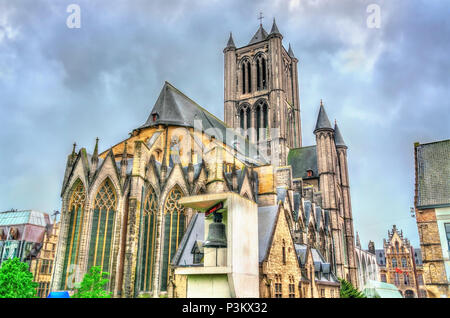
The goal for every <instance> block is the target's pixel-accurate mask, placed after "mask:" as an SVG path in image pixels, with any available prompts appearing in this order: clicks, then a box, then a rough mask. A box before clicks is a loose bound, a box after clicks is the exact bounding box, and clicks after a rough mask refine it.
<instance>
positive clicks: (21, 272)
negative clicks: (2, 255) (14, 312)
mask: <svg viewBox="0 0 450 318" xmlns="http://www.w3.org/2000/svg"><path fill="white" fill-rule="evenodd" d="M36 287H37V283H35V282H33V274H31V272H30V271H29V270H28V264H27V263H23V262H21V261H20V259H19V258H17V257H14V258H13V259H9V260H6V261H4V262H3V263H2V267H1V268H0V298H36V297H37V294H36Z"/></svg>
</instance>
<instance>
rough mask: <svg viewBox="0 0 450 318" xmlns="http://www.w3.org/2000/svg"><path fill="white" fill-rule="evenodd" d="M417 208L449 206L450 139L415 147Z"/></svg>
mask: <svg viewBox="0 0 450 318" xmlns="http://www.w3.org/2000/svg"><path fill="white" fill-rule="evenodd" d="M416 150H417V157H416V162H417V177H416V178H417V180H416V181H417V184H418V185H417V187H418V188H417V190H418V198H417V207H419V208H420V207H426V206H450V159H449V158H450V139H448V140H443V141H437V142H432V143H427V144H421V145H418V146H416Z"/></svg>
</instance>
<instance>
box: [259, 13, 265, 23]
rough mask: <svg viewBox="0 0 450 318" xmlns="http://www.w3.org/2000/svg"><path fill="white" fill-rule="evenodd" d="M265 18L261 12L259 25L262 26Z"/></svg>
mask: <svg viewBox="0 0 450 318" xmlns="http://www.w3.org/2000/svg"><path fill="white" fill-rule="evenodd" d="M263 19H264V16H263V14H262V12H260V13H259V17H258V20H259V25H261V26H262V20H263Z"/></svg>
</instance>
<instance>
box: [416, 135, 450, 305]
mask: <svg viewBox="0 0 450 318" xmlns="http://www.w3.org/2000/svg"><path fill="white" fill-rule="evenodd" d="M414 160H415V196H414V205H415V216H416V222H417V228H418V231H419V238H420V248H421V250H422V256H423V267H424V275H425V284H426V289H427V292H428V297H432V298H436V297H450V259H449V256H450V140H443V141H437V142H432V143H425V144H419V143H415V144H414Z"/></svg>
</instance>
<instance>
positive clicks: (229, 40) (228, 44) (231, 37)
mask: <svg viewBox="0 0 450 318" xmlns="http://www.w3.org/2000/svg"><path fill="white" fill-rule="evenodd" d="M227 47H236V45H234V41H233V35H232V34H231V32H230V38H229V39H228V43H227Z"/></svg>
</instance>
